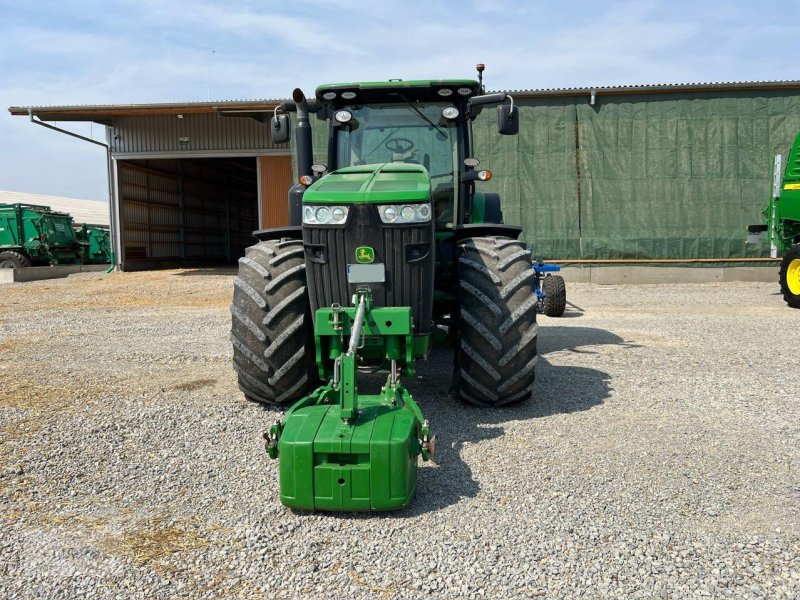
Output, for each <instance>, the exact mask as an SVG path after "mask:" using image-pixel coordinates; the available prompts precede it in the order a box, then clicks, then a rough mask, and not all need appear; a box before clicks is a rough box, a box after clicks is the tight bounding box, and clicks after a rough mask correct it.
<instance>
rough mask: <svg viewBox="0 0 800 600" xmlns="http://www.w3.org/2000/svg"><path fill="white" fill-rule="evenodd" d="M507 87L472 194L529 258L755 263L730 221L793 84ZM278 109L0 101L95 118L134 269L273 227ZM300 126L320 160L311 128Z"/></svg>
mask: <svg viewBox="0 0 800 600" xmlns="http://www.w3.org/2000/svg"><path fill="white" fill-rule="evenodd" d="M309 91H310V90H309ZM510 93H511V94H512V95H513V97H514V101H515V103H516V106H519V107H520V111H521V112H520V114H521V124H520V133H519V135H518V136H502V137H500V136H497V135H496V134H495V133H494V132H493V131H492V129H493V127H494V113H493V111H487V110H484V112H483V114H482V115H481V116H480V117H479V118H478V120H477V121H476V122H475V127H474V130H475V140H476V156H478V157H479V158H480V159H481V164H482V165H485V166H486V167H487V168H490V169H491V170H492V171H493V173H494V178H493V179H492V181H491V182H488V183H487V184H486V187H485V188H484V189H485V190H486V191H496V192H500V194H501V198H502V199H503V211H504V214H505V220H506V222H509V223H515V224H519V225H522V226H523V228H524V230H525V234H524V235H525V236H526V239H527V241H528V242H529V243H530V244H531V245H532V246H533V247H534V248H535V253H536V255H537V256H542V257H544V258H546V259H549V260H562V261H580V262H591V261H621V262H632V261H670V260H671V261H678V262H679V261H685V262H689V261H698V260H700V261H715V262H726V261H754V260H763V259H764V257H765V256H766V248H765V247H764V246H762V245H758V244H756V245H746V244H745V239H746V233H745V227H746V225H748V224H750V223H758V222H760V220H761V216H760V210H761V206H762V204H763V202H764V201H765V200H766V198H767V196H768V194H769V189H770V180H771V176H772V173H771V166H772V160H773V156H774V154H776V153H779V152H785V151H786V150H787V149H788V147H789V145H790V144H791V141H792V139H793V138H794V135H795V133H796V132H797V131H798V130H800V81H771V82H744V83H714V84H680V85H641V86H627V87H597V88H591V87H587V88H570V89H550V90H517V91H512V92H510ZM281 102H282V100H253V101H224V102H192V103H180V104H149V105H110V106H48V107H42V106H32V107H12V108H10V109H9V110H10V112H11V114H13V115H19V116H25V117H29V118H30V119H31V120H32V121H35V122H36V123H38V124H43V125H45V126H50V127H53V128H56V129H58V130H59V131H64V129H63V128H65V127H68V123H69V122H70V121H86V122H94V123H99V124H101V125H104V126H105V128H106V143H105V144H102V145H105V146H106V147H107V151H108V169H109V181H110V182H111V185H110V186H109V187H110V197H111V202H110V211H109V212H110V216H111V222H112V225H113V229H114V238H115V248H116V249H117V252H116V260H117V262H118V263H119V265H120V266H121V267H122V268H124V269H126V270H135V269H147V268H157V267H161V266H200V265H214V264H226V263H234V262H235V261H236V259H237V258H238V257H239V256H241V255H242V254H243V250H244V248H245V247H246V246H248V245H250V244H251V243H252V242H253V238H252V237H251V232H252V231H253V230H255V229H259V228H266V227H277V226H281V225H285V224H286V223H287V219H288V212H287V202H286V192H287V190H288V188H289V187H290V186H291V185H292V182H293V180H294V177H293V164H292V158H291V149H290V148H289V147H288V145H281V144H275V143H273V142H272V140H271V138H270V133H269V127H268V124H269V117H270V116H271V114H272V112H273V110H274V108H275V107H276V105H277V104H279V103H281ZM313 121H314V120H313V119H312V125H314V133H315V135H314V138H315V151H316V153H317V156H318V157H319V158H322V156H323V155H322V154H321V153H323V152H324V149H325V147H326V142H325V139H326V133H325V126H324V123H321V122H318V123H313ZM53 122H58V126H57V127H56V126H53V125H51V123H53ZM71 135H74V134H71ZM79 137H80V136H79ZM85 139H87V141H90V142H92V143H98V142H97V141H95V140H88V138H85Z"/></svg>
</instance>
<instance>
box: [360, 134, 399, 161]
mask: <svg viewBox="0 0 800 600" xmlns="http://www.w3.org/2000/svg"><path fill="white" fill-rule="evenodd" d="M398 131H400V128H399V127H395V128H394V129H393V130H392V131H390V132H389V135H387V136H386V137H385V138H383V139H382V140H381V141H380V142H378V143H377V144H375V147H374V148H373V149H372V150H370V151H369V152H368V153H367V156H369V155H370V154H372V153H373V152H375V150H377V149H378V148H379V147H380V146H381V145H382V144H384V143H385V142H386V140H388V139H389V138H390V137H392V136H393V135H394V134H395V133H397V132H398Z"/></svg>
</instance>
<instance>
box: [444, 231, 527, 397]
mask: <svg viewBox="0 0 800 600" xmlns="http://www.w3.org/2000/svg"><path fill="white" fill-rule="evenodd" d="M458 249H459V254H458V269H459V304H460V308H461V310H460V317H459V338H460V339H459V345H458V348H457V351H456V371H455V380H456V381H455V387H456V390H457V394H458V396H459V397H460V398H461V399H462V400H464V401H465V402H468V403H470V404H476V405H479V406H501V405H504V404H512V403H516V402H521V401H524V400H528V399H529V398H531V395H532V392H533V382H534V379H535V377H536V372H535V367H536V360H537V356H536V337H537V330H538V325H537V324H536V301H537V297H536V294H535V293H534V290H533V283H534V271H533V269H532V268H531V259H530V255H531V251H530V250H528V247H527V246H526V245H525V243H524V242H520V241H517V240H512V239H509V238H504V237H482V238H471V239H467V240H464V241H463V242H461V243H460V244H459V248H458Z"/></svg>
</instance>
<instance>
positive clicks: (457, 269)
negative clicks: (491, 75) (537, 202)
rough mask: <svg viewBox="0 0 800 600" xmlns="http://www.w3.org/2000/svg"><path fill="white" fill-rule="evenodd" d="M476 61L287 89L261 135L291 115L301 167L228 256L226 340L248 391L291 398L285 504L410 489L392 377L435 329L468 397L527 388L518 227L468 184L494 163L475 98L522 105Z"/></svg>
mask: <svg viewBox="0 0 800 600" xmlns="http://www.w3.org/2000/svg"><path fill="white" fill-rule="evenodd" d="M481 71H482V66H479V80H478V81H475V80H469V79H465V80H436V81H401V80H390V81H383V82H369V83H337V84H330V85H322V86H320V87H318V88H317V90H316V94H315V96H316V97H315V99H314V100H307V99H306V97H305V96H304V94H303V92H302V91H301V90H299V89H296V90H294V93H293V95H292V97H293V102H291V103H287V104H284V105H283V106H281V107H279V109H276V113H275V115H274V117H273V118H272V121H271V129H272V135H273V139H274V140H275V141H276V142H286V141H288V140H289V138H290V130H291V129H290V123H291V121H290V117H289V113H290V112H293V113H295V121H296V127H295V137H296V151H297V165H298V171H299V183H298V184H296V185H295V186H294V187H293V188H292V189H291V190H290V191H289V213H290V225H289V226H288V227H281V228H277V229H267V230H261V231H258V232H256V233H255V235H256V237H257V238H258V239H259V240H260V241H259V242H258V243H257V244H256V245H255V246H252V247H250V248H248V249H247V251H246V255H245V256H244V257H243V258H241V259H240V261H239V274H238V277H237V278H236V279H235V284H234V297H233V304H232V306H231V312H232V316H233V325H232V342H233V350H234V365H235V368H236V371H237V372H238V377H239V387H240V388H241V390H242V391H243V392H244V394H245V395H246V396H247V397H248V398H250V399H252V400H256V401H259V402H264V403H269V404H276V405H281V406H288V407H289V408H288V410H287V412H286V413H285V415H284V416H283V418H282V419H280V420H278V421H277V422H275V424H274V425H273V426H272V427H271V429H270V430H269V432H268V433H267V434H265V438H266V440H267V451H268V453H269V455H270V456H272V457H279V458H280V466H279V471H280V488H281V501H282V502H283V503H284V504H286V505H288V506H291V507H295V508H301V509H325V510H385V509H395V508H401V507H403V506H406V505H407V504H408V503H409V502H410V501H411V499H412V498H413V496H414V492H415V489H416V479H417V463H418V458H419V457H420V456H421V457H422V458H423V459H424V460H427V459H429V458H431V457H432V456H433V455H434V452H435V438H434V437H433V436H432V435H431V432H430V430H429V426H428V422H427V421H426V420H425V419H424V417H423V415H422V412H421V411H420V408H419V407H418V406H417V404H416V403H415V402H414V400H413V398H412V396H411V395H410V393H409V391H408V390H407V389H406V388H405V387H404V386H403V384H402V383H401V380H400V378H401V376H403V375H405V376H410V375H412V374H413V373H414V361H415V360H416V359H419V358H423V357H426V356H427V354H428V352H429V351H430V349H431V346H432V344H433V342H434V340H436V341H442V342H445V343H450V344H452V345H453V346H454V347H455V352H454V356H455V358H454V368H453V389H454V393H455V395H456V396H457V397H458V398H460V399H461V400H463V401H464V402H467V403H471V404H475V405H480V406H501V405H507V404H511V403H515V402H521V401H525V400H528V399H529V398H530V397H531V393H532V389H533V383H534V368H535V365H536V359H537V356H536V337H537V324H536V305H537V302H538V301H539V299H538V298H537V295H536V294H535V293H534V287H533V284H534V279H535V277H536V272H535V271H534V269H532V268H531V258H530V254H531V252H530V250H529V249H528V248H527V246H526V245H525V243H524V242H522V241H519V240H518V239H517V238H518V237H519V235H520V233H521V228H520V227H516V226H512V225H507V224H504V223H503V215H502V211H501V208H500V200H499V198H498V196H497V195H496V194H490V193H485V192H483V191H480V189H479V186H480V184H481V182H483V181H486V180H488V179H490V178H491V172H490V171H488V170H484V169H481V168H479V161H478V159H477V158H476V157H475V156H474V155H473V135H472V122H473V120H474V119H475V118H476V116H477V115H478V114H479V113H480V112H481V110H482V109H483V108H485V107H486V106H487V105H496V107H497V108H496V110H497V131H498V133H499V134H500V135H513V134H516V133H517V132H518V130H519V111H518V109H517V108H516V107H515V106H514V105H513V99H512V98H511V97H510V96H508V95H507V94H505V93H493V94H486V93H485V92H484V89H483V86H482V83H481V81H480V78H481ZM312 116H313V117H315V118H316V119H319V120H321V121H324V122H325V123H326V124H327V128H328V136H327V137H328V142H327V164H324V165H323V164H312V148H311V129H310V122H309V121H310V119H311V118H312ZM376 371H384V372H386V380H385V383H384V384H383V386H382V387H380V390H375V391H377V393H374V394H371V395H366V394H363V393H361V392H362V390H361V389H360V388H359V376H360V375H362V374H363V373H367V372H369V373H374V372H376ZM443 376H444V374H443ZM362 385H363V381H362ZM376 387H377V386H376Z"/></svg>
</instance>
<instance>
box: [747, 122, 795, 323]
mask: <svg viewBox="0 0 800 600" xmlns="http://www.w3.org/2000/svg"><path fill="white" fill-rule="evenodd" d="M763 215H764V220H765V222H766V223H765V224H760V225H750V226H749V227H748V232H749V233H750V235H751V236H752V237H753V241H755V240H756V239H757V238H758V237H760V236H762V235H764V234H766V236H767V241H768V242H769V246H770V256H771V257H772V258H778V257H780V256H782V257H783V260H782V261H781V267H780V271H779V274H778V282H779V283H780V286H781V293H782V294H783V299H784V300H785V301H786V303H787V304H788V305H789V306H791V307H793V308H800V133H798V134H797V136H796V137H795V140H794V144H792V149H791V150H790V151H789V158H788V160H787V161H786V166H785V167H784V166H783V157H782V156H781V155H780V154H778V155H777V156H775V163H774V169H773V173H772V194H771V196H770V198H769V201H768V202H767V204H766V206H765V207H764V211H763Z"/></svg>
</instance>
